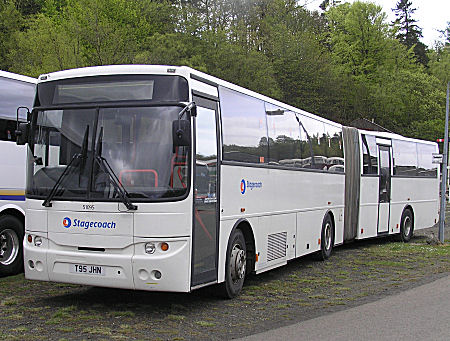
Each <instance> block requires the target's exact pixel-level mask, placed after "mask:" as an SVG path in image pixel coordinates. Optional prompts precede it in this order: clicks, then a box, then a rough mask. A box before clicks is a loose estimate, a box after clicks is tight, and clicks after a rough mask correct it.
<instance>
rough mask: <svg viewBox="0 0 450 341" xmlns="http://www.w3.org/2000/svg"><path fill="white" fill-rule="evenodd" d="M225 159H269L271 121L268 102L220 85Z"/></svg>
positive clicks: (261, 161)
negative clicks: (267, 110) (268, 115)
mask: <svg viewBox="0 0 450 341" xmlns="http://www.w3.org/2000/svg"><path fill="white" fill-rule="evenodd" d="M220 106H221V112H222V131H223V159H224V160H228V161H241V162H250V163H266V162H267V155H268V148H267V125H266V115H265V108H264V102H263V101H260V100H258V99H256V98H254V97H251V96H247V95H244V94H241V93H239V92H237V91H233V90H230V89H227V88H224V87H220Z"/></svg>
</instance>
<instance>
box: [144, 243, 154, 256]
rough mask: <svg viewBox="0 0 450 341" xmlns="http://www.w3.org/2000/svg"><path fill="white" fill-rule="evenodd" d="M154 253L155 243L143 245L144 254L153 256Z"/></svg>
mask: <svg viewBox="0 0 450 341" xmlns="http://www.w3.org/2000/svg"><path fill="white" fill-rule="evenodd" d="M155 251H156V245H155V243H147V244H145V253H148V254H150V255H151V254H153V253H155Z"/></svg>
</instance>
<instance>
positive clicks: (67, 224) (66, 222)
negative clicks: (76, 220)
mask: <svg viewBox="0 0 450 341" xmlns="http://www.w3.org/2000/svg"><path fill="white" fill-rule="evenodd" d="M71 225H72V220H70V218H68V217H65V218H64V219H63V226H64V227H65V228H66V229H68V228H69V227H70V226H71Z"/></svg>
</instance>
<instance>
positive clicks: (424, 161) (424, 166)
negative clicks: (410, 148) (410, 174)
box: [417, 143, 438, 177]
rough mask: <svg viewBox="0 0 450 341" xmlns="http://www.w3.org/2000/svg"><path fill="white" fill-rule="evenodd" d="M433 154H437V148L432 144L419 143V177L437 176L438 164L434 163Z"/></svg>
mask: <svg viewBox="0 0 450 341" xmlns="http://www.w3.org/2000/svg"><path fill="white" fill-rule="evenodd" d="M433 153H437V149H436V146H434V145H430V144H422V143H417V163H418V167H417V175H418V176H429V177H436V176H437V166H438V165H437V164H436V163H432V159H433V156H432V154H433Z"/></svg>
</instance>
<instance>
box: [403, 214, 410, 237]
mask: <svg viewBox="0 0 450 341" xmlns="http://www.w3.org/2000/svg"><path fill="white" fill-rule="evenodd" d="M410 232H411V218H410V217H406V218H405V220H404V221H403V233H404V235H405V236H409V233H410Z"/></svg>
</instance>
